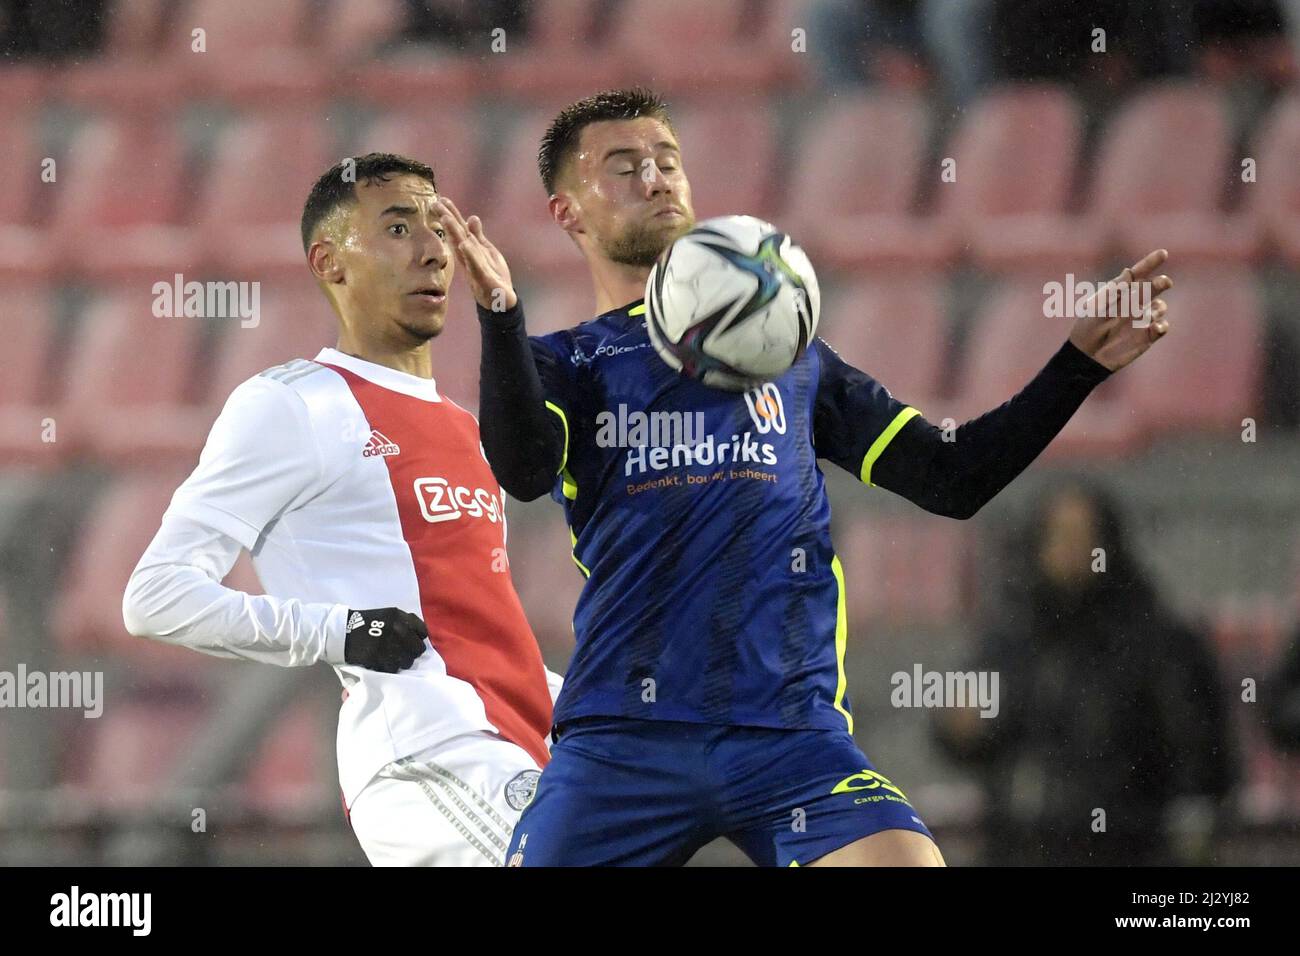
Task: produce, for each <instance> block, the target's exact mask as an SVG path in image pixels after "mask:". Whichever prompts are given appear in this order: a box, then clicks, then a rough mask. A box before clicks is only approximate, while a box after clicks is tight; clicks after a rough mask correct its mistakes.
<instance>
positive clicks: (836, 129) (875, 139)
mask: <svg viewBox="0 0 1300 956" xmlns="http://www.w3.org/2000/svg"><path fill="white" fill-rule="evenodd" d="M926 125H927V123H926V113H925V107H924V103H923V102H922V101H921V100H920V98H918V97H916V96H914V95H911V94H880V93H862V94H854V95H845V96H842V97H839V98H837V99H836V100H835V101H834V103H833V105H832V106H830V107H829V108H828V109H827V110H826V112H824V113H822V114H821V115H819V116H818V117H816V118H815V119H814V120H812V121H811V123H810V124H809V125H808V127H807V128H806V129H805V130H804V131H803V133H802V135H801V136H800V142H801V146H800V148H799V149H798V150H797V152H796V154H795V157H794V163H793V165H792V168H791V174H790V188H789V191H788V192H786V193H785V194H784V195H785V202H784V205H783V210H782V212H781V214H780V218H779V222H780V224H781V225H782V226H783V227H784V228H785V229H787V230H789V231H790V232H791V234H792V235H793V236H794V237H795V239H796V240H797V241H798V242H799V243H800V244H801V245H802V246H803V247H804V248H805V249H806V250H807V252H808V254H809V255H810V256H811V258H812V261H813V265H814V267H817V268H820V269H824V270H825V269H859V268H872V267H876V268H880V267H894V266H902V265H907V266H917V265H929V266H937V265H939V264H942V263H944V262H946V261H947V260H948V259H949V258H950V257H951V256H952V254H953V251H954V237H953V235H952V232H951V230H950V229H949V228H947V225H946V223H944V222H942V221H940V220H939V219H937V218H935V217H918V216H916V215H914V214H913V213H912V211H911V207H912V201H913V198H914V196H915V195H916V191H917V187H918V185H919V183H920V181H921V176H922V173H923V172H924V166H923V159H924V156H925V144H926ZM688 169H689V167H688Z"/></svg>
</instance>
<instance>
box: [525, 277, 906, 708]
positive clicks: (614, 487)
mask: <svg viewBox="0 0 1300 956" xmlns="http://www.w3.org/2000/svg"><path fill="white" fill-rule="evenodd" d="M644 316H645V307H644V305H643V304H642V303H640V302H636V303H632V304H631V305H629V306H626V307H624V308H621V309H616V310H614V311H612V312H607V313H605V314H604V315H601V316H598V317H597V318H595V319H593V320H592V321H590V322H586V323H583V324H582V325H580V326H578V327H576V328H573V329H568V330H565V331H563V332H556V333H554V334H551V335H544V336H538V337H533V338H531V339H530V344H531V346H532V351H533V357H534V359H535V362H536V364H537V367H538V371H539V374H540V377H541V380H542V386H543V390H544V392H545V396H546V404H547V407H548V408H549V409H550V410H551V411H552V412H554V413H555V414H556V415H557V416H559V418H560V419H561V420H562V421H563V424H564V431H565V436H566V438H565V451H564V459H563V464H562V466H561V468H560V471H559V473H558V475H557V477H556V482H555V488H554V490H553V492H552V494H553V497H554V498H555V499H556V501H558V502H559V503H560V504H561V505H563V506H564V510H565V514H566V516H567V519H568V524H569V528H570V539H571V544H572V548H573V560H574V562H575V563H576V564H577V566H578V569H579V570H580V572H581V573H582V574H583V575H584V576H585V577H586V582H585V584H584V587H583V590H582V594H581V596H580V598H579V600H578V605H577V608H576V610H575V614H574V623H573V627H574V632H575V634H576V637H577V646H576V648H575V650H574V654H573V659H572V661H571V662H570V664H569V668H568V672H567V674H566V675H565V681H564V688H563V691H562V692H561V694H560V697H559V700H558V701H557V703H556V709H555V718H554V719H555V722H556V723H561V722H563V721H565V720H570V719H573V718H576V717H582V716H595V715H602V716H621V717H636V718H644V719H660V720H673V721H688V722H697V723H706V724H727V725H748V726H759V727H778V728H791V729H795V728H798V729H844V728H845V727H847V728H848V729H849V730H850V731H851V730H852V727H853V723H852V717H851V709H850V706H849V700H848V696H847V694H846V688H845V677H844V650H845V643H846V639H847V625H846V621H845V611H844V606H845V602H844V580H843V574H842V572H841V569H840V563H839V560H838V558H836V556H835V552H834V549H833V547H832V544H831V537H830V520H831V510H830V502H829V501H828V499H827V496H826V489H825V484H824V478H823V475H822V472H821V469H820V468H819V467H818V459H819V458H822V459H827V460H829V461H832V462H834V463H836V464H838V465H840V466H841V467H844V468H846V469H848V470H850V471H851V472H852V473H853V474H855V475H857V476H859V477H860V478H861V479H862V480H863V481H864V482H867V483H868V484H870V482H871V467H872V464H873V463H874V462H875V460H876V459H877V458H878V457H879V455H880V454H881V452H882V451H883V450H884V449H885V447H886V446H887V445H888V444H889V442H890V440H891V439H892V438H893V436H894V435H895V434H897V432H898V430H899V429H900V428H902V427H903V425H904V424H905V423H906V422H907V421H908V420H909V419H910V418H911V417H913V416H914V415H917V414H919V413H918V412H917V410H916V409H914V408H911V407H909V406H906V405H904V404H903V403H901V402H899V401H897V400H896V399H895V398H894V397H893V396H891V395H890V393H889V392H888V390H886V389H885V388H884V387H883V386H882V385H880V384H879V383H878V382H876V381H875V380H874V379H872V378H871V377H870V376H868V375H866V374H864V373H863V372H861V371H859V370H857V369H854V368H852V367H851V366H849V365H847V364H846V363H844V362H843V361H842V360H841V359H840V358H839V357H838V356H837V355H836V354H835V352H834V351H833V350H831V348H830V347H829V346H827V345H826V343H825V342H823V341H822V340H820V339H817V340H814V342H813V344H812V345H811V346H810V347H809V348H808V349H807V350H806V351H805V353H804V354H803V356H802V357H801V358H800V359H799V360H798V361H797V362H796V363H795V364H794V365H793V366H792V367H791V368H790V369H789V371H787V372H786V373H785V374H784V375H782V376H781V377H780V378H778V379H776V380H775V381H773V382H769V383H766V384H764V385H762V386H761V387H757V388H753V389H750V390H749V391H747V392H743V393H740V392H725V391H720V390H718V389H713V388H709V387H706V386H704V385H701V384H699V383H698V382H695V381H691V380H689V379H686V378H684V377H683V376H681V375H679V374H678V373H677V372H675V371H674V370H672V369H671V368H669V367H668V366H667V365H666V364H665V363H664V362H663V361H662V360H661V359H660V358H659V356H658V355H657V354H656V353H655V350H654V347H653V346H652V344H651V342H650V338H649V334H648V332H647V331H646V327H645V318H644Z"/></svg>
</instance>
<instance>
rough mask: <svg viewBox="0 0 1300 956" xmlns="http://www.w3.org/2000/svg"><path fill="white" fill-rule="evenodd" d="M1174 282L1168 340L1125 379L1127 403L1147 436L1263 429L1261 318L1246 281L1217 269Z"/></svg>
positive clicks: (1186, 275)
mask: <svg viewBox="0 0 1300 956" xmlns="http://www.w3.org/2000/svg"><path fill="white" fill-rule="evenodd" d="M1175 281H1176V282H1177V285H1176V286H1175V287H1174V289H1173V290H1172V291H1171V292H1170V293H1169V295H1170V305H1171V313H1170V315H1171V321H1170V331H1169V334H1168V335H1167V336H1166V337H1165V338H1164V339H1162V340H1161V341H1160V342H1158V343H1157V344H1156V345H1155V346H1154V347H1153V348H1152V349H1151V351H1150V352H1149V353H1147V354H1146V355H1144V356H1142V358H1141V359H1139V360H1138V364H1137V366H1136V371H1135V373H1133V374H1131V375H1129V376H1126V377H1127V378H1128V379H1129V381H1128V383H1127V386H1126V400H1127V402H1129V403H1131V405H1132V407H1133V408H1134V410H1135V413H1136V414H1138V415H1139V416H1140V419H1141V424H1142V425H1143V427H1144V428H1145V429H1146V430H1147V431H1148V432H1153V433H1159V432H1165V431H1170V430H1178V429H1224V430H1228V431H1239V430H1240V429H1241V428H1242V419H1243V418H1246V417H1252V418H1254V419H1256V421H1257V422H1258V424H1259V425H1260V426H1263V425H1264V424H1265V423H1266V422H1267V418H1268V414H1267V410H1266V409H1264V408H1263V407H1262V406H1261V405H1260V404H1259V394H1258V389H1259V384H1260V376H1261V364H1262V356H1263V340H1264V313H1263V310H1262V307H1261V304H1260V301H1259V296H1258V294H1257V292H1256V290H1255V285H1254V282H1253V281H1252V279H1251V277H1250V275H1249V274H1248V273H1246V272H1244V271H1236V270H1232V269H1223V270H1215V271H1208V272H1194V273H1180V274H1179V275H1178V276H1177V278H1176V279H1175ZM1175 303H1176V304H1175Z"/></svg>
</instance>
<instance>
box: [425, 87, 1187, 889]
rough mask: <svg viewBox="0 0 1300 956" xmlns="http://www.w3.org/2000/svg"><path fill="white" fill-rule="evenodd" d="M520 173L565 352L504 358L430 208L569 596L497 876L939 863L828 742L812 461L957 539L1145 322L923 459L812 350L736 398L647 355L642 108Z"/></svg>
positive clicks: (485, 416) (505, 468) (519, 352)
mask: <svg viewBox="0 0 1300 956" xmlns="http://www.w3.org/2000/svg"><path fill="white" fill-rule="evenodd" d="M686 145H689V144H686ZM736 161H737V162H738V163H743V162H744V161H745V158H744V157H743V156H738V157H736ZM539 165H540V167H541V174H542V180H543V183H544V185H545V187H546V190H547V193H548V194H549V196H550V205H549V208H550V212H551V215H552V217H553V219H554V220H555V223H556V225H557V226H558V227H559V228H560V229H562V230H563V231H564V232H566V233H568V235H569V237H570V238H571V239H572V240H573V241H574V242H576V243H577V245H578V248H579V249H580V250H581V252H582V254H583V256H584V257H585V258H586V261H587V265H588V267H589V268H590V271H591V277H592V281H593V284H594V287H595V294H596V310H597V312H598V313H599V314H598V315H597V316H596V318H594V319H592V320H591V321H588V322H584V323H582V324H581V325H578V326H577V327H575V328H572V329H569V330H567V331H564V332H558V333H555V334H552V335H545V336H541V337H537V338H529V337H528V335H527V333H526V332H525V326H524V316H523V310H522V307H521V306H520V304H519V302H518V299H517V297H516V295H515V293H514V290H513V287H512V284H511V281H510V273H509V269H508V267H507V265H506V262H505V260H504V258H503V257H502V256H501V254H500V253H499V252H498V251H497V250H496V249H495V247H494V246H493V245H492V244H491V242H489V241H488V240H487V238H486V237H485V235H484V233H483V226H482V223H481V222H479V220H478V219H477V217H470V218H469V219H468V220H466V219H465V218H464V217H463V216H462V215H461V213H460V212H459V211H458V210H457V209H456V207H455V205H454V203H452V202H451V201H450V200H445V199H444V200H443V221H444V223H445V225H446V226H447V228H448V232H449V234H450V235H451V237H452V243H453V247H454V248H455V249H456V252H457V255H458V257H459V259H460V261H461V263H462V265H463V267H464V274H465V275H466V276H467V278H468V281H469V282H470V285H471V287H472V289H473V291H474V295H475V299H476V301H477V302H478V303H479V319H480V324H481V327H482V340H483V352H482V368H481V383H480V389H481V394H480V399H481V408H480V417H481V430H482V438H483V446H484V449H485V452H486V454H487V457H488V460H489V462H490V463H491V465H492V469H493V472H494V473H495V474H496V476H497V478H498V480H499V481H500V483H501V485H502V487H504V488H505V489H506V490H507V491H508V492H509V493H510V494H511V495H513V496H515V497H516V498H521V499H524V500H531V499H534V498H537V497H539V496H540V495H542V494H544V493H546V492H550V493H551V494H552V496H553V497H554V498H555V500H556V501H557V502H559V503H560V504H561V505H562V506H563V507H564V510H565V514H566V516H567V518H568V522H569V526H570V529H571V543H572V548H573V560H574V562H575V563H576V564H577V566H578V568H579V569H580V571H581V573H582V574H583V575H584V576H585V577H586V583H585V585H584V587H583V591H582V595H581V597H580V598H579V601H578V606H577V609H576V612H575V616H574V631H575V634H576V636H577V647H576V649H575V651H574V654H573V659H572V661H571V662H570V664H569V669H568V673H567V675H566V678H565V683H564V689H563V691H562V692H561V694H560V697H559V700H558V701H557V703H556V707H555V716H554V720H555V727H554V729H553V731H552V740H553V741H554V747H553V749H552V755H551V763H550V765H549V766H548V767H547V769H546V771H545V772H544V773H543V774H542V777H541V780H540V783H539V785H538V789H537V792H536V796H535V798H534V800H533V802H532V803H531V805H530V806H529V807H528V808H527V810H526V811H525V812H524V814H523V817H522V819H521V821H520V823H519V825H518V826H517V827H516V828H515V832H514V839H513V841H512V843H511V847H510V852H509V853H508V854H507V857H508V863H509V864H513V865H601V864H680V863H683V862H685V861H686V860H687V859H689V858H690V856H691V855H692V854H693V853H694V852H695V851H696V850H697V849H699V848H700V847H701V846H703V845H704V844H706V843H708V842H710V841H711V840H713V839H715V838H716V837H719V836H723V837H726V838H728V839H730V840H731V841H733V842H734V843H735V844H736V845H737V846H739V847H740V848H741V850H742V851H744V852H745V853H746V854H747V855H748V856H749V857H750V858H751V859H752V860H754V861H755V862H756V863H758V864H760V865H777V866H794V865H799V866H806V865H809V864H813V863H820V864H838V865H942V863H943V858H942V856H941V855H940V853H939V850H938V848H937V847H936V846H935V844H934V841H933V839H932V837H931V836H930V833H929V831H928V830H927V829H926V826H925V824H924V823H923V822H922V820H921V817H920V815H919V814H918V812H917V811H916V809H914V808H913V806H912V805H911V804H910V803H909V802H908V799H907V796H906V795H905V793H904V792H903V791H902V790H901V789H900V788H899V787H898V786H897V785H896V784H895V783H893V782H892V781H891V780H890V779H889V778H888V777H886V776H885V775H884V774H882V773H881V772H879V771H878V770H876V769H875V768H874V767H873V766H872V764H871V763H870V761H869V760H868V759H867V757H866V755H865V754H863V752H862V751H861V750H860V749H859V748H858V746H857V744H856V743H855V742H854V739H853V736H852V731H853V718H852V712H851V709H850V707H849V700H848V696H847V693H846V689H845V678H844V649H845V644H846V639H847V624H846V621H845V615H844V580H843V575H842V573H841V570H840V564H839V561H838V559H837V558H836V556H835V552H834V549H833V547H832V544H831V539H830V506H829V503H828V501H827V497H826V491H825V487H824V484H823V476H822V473H821V470H820V468H819V467H818V463H817V462H818V459H826V460H828V461H831V462H833V463H835V464H837V465H839V466H841V467H843V468H845V469H847V470H849V471H850V472H851V473H852V474H854V475H856V476H858V477H860V478H861V480H862V481H863V483H865V484H867V485H876V486H879V487H881V488H885V489H887V490H889V491H892V492H894V493H896V494H899V495H902V496H903V497H905V498H907V499H909V500H910V501H912V502H914V503H916V504H917V505H919V506H920V507H922V508H924V509H926V510H927V511H931V512H934V513H936V514H942V515H948V516H951V517H954V518H969V517H970V516H971V515H973V514H975V513H976V512H977V511H978V510H979V509H980V507H981V506H982V505H983V504H984V503H985V502H987V501H988V500H989V499H991V498H992V497H993V496H994V495H996V494H997V493H998V491H1000V490H1001V489H1002V488H1003V487H1005V486H1006V485H1007V483H1008V482H1010V481H1011V480H1012V479H1013V478H1014V477H1015V476H1016V475H1017V474H1019V473H1020V472H1021V471H1022V470H1023V469H1024V468H1025V467H1026V466H1028V464H1029V463H1030V462H1031V461H1032V460H1033V459H1034V458H1035V457H1036V456H1037V455H1038V453H1039V452H1041V451H1042V450H1043V448H1044V447H1046V445H1047V444H1048V443H1049V442H1050V441H1051V439H1052V437H1053V436H1055V435H1056V434H1057V432H1059V431H1060V429H1061V428H1062V427H1063V426H1064V425H1065V423H1066V422H1067V421H1068V420H1069V418H1070V416H1071V415H1072V414H1073V413H1074V411H1075V409H1077V408H1078V406H1079V405H1080V404H1081V403H1082V402H1083V400H1084V399H1085V398H1086V397H1087V395H1088V393H1089V392H1090V391H1091V390H1092V388H1093V387H1094V386H1096V385H1097V384H1098V383H1099V382H1101V381H1102V380H1103V379H1105V378H1106V377H1107V376H1108V375H1109V374H1110V373H1111V372H1113V371H1115V370H1116V369H1119V368H1122V367H1123V366H1125V365H1127V364H1128V363H1130V362H1131V361H1133V360H1134V359H1135V358H1136V357H1137V356H1138V355H1140V354H1141V353H1142V352H1144V351H1146V349H1147V348H1148V347H1149V346H1150V345H1151V343H1152V342H1154V341H1155V340H1156V339H1158V338H1159V337H1160V336H1161V335H1163V334H1164V333H1165V332H1166V331H1167V330H1168V328H1169V325H1168V320H1167V318H1166V317H1165V312H1166V306H1165V303H1164V300H1162V299H1155V300H1154V301H1153V302H1152V303H1151V305H1150V312H1149V315H1148V319H1149V321H1147V322H1146V323H1135V322H1133V321H1131V320H1126V319H1123V318H1119V317H1110V318H1105V317H1097V318H1081V319H1078V320H1077V321H1075V323H1074V325H1073V327H1072V328H1071V330H1070V335H1069V339H1068V341H1067V342H1065V343H1064V344H1062V346H1061V348H1060V350H1059V351H1058V352H1057V353H1056V354H1055V355H1054V356H1053V358H1052V359H1051V360H1050V361H1049V362H1048V363H1047V365H1046V366H1045V367H1044V368H1043V370H1042V371H1041V372H1040V373H1039V374H1038V375H1037V376H1036V377H1035V378H1034V379H1033V380H1032V381H1031V382H1030V383H1029V384H1028V385H1026V386H1025V388H1024V389H1023V390H1021V391H1020V392H1019V393H1018V394H1016V395H1015V396H1014V397H1012V398H1011V399H1010V400H1009V401H1007V402H1006V403H1005V404H1003V405H1001V406H999V407H998V408H996V409H994V410H992V411H990V412H988V413H986V414H985V415H982V416H980V417H979V418H976V419H974V420H972V421H970V422H967V423H965V424H964V425H962V426H961V427H959V428H958V429H957V430H956V434H955V438H954V440H950V441H945V440H944V436H943V435H942V433H941V432H940V430H939V429H938V428H936V427H935V426H934V425H932V424H931V423H930V422H928V421H927V420H926V419H925V418H924V417H922V416H921V415H920V413H919V412H918V411H917V410H916V409H914V408H911V407H909V406H908V405H906V404H905V403H903V402H901V401H899V400H897V399H896V398H894V396H893V395H891V394H890V393H889V391H888V390H887V389H886V388H885V387H884V386H883V385H881V384H880V383H878V382H876V381H875V380H874V379H872V378H871V376H870V375H868V374H866V373H865V372H862V371H859V370H858V369H856V368H853V367H851V366H850V365H848V364H847V363H845V362H844V361H842V360H841V359H840V358H839V357H838V356H837V355H836V353H835V352H834V351H833V350H832V349H831V348H830V347H829V346H828V345H827V344H826V343H825V342H823V341H821V340H820V339H818V340H815V341H814V342H813V344H812V345H811V346H810V347H809V348H808V349H807V350H806V352H805V353H804V355H803V356H802V357H801V358H799V360H798V361H796V362H795V364H794V365H793V366H792V367H791V368H790V370H789V371H787V372H786V373H785V374H784V375H782V376H781V377H780V378H778V379H777V380H776V381H775V382H773V383H769V384H767V385H765V386H763V387H761V388H758V389H753V390H751V391H749V392H745V393H733V392H724V391H719V390H715V389H711V388H708V387H706V386H704V385H701V384H699V383H697V382H695V381H692V380H689V379H687V378H685V377H683V376H681V375H679V374H678V373H677V372H675V371H673V370H672V369H670V368H669V367H668V366H667V365H666V364H665V363H664V362H663V361H661V360H660V359H659V357H658V355H657V354H656V353H655V351H654V349H653V348H652V347H651V345H650V341H649V338H648V335H647V332H646V328H645V320H644V311H645V310H644V306H643V304H642V302H641V298H642V294H643V290H644V287H645V282H646V278H647V276H648V274H649V271H650V267H651V265H652V264H653V263H654V261H655V258H656V257H657V256H658V255H659V254H660V253H661V252H662V251H663V250H664V249H665V248H667V247H668V245H669V244H670V243H671V242H672V241H673V240H674V239H676V238H677V237H678V236H680V235H681V234H682V233H683V232H685V231H686V230H688V229H689V228H690V227H691V225H692V223H693V219H694V217H693V213H692V206H691V192H690V184H689V182H688V180H687V178H686V172H685V168H684V164H683V154H682V145H681V144H679V143H678V141H677V138H676V136H675V134H674V132H673V127H672V124H671V121H670V119H669V115H668V112H667V110H666V108H665V106H664V104H663V102H662V101H661V100H660V99H659V98H658V97H657V96H655V95H654V94H653V93H650V92H648V91H644V90H623V91H611V92H606V93H602V94H599V95H597V96H593V97H590V98H588V99H586V100H583V101H581V102H579V103H576V104H574V105H572V106H570V107H568V108H567V109H565V110H564V111H563V112H562V113H560V115H559V116H558V117H557V118H556V119H555V121H554V123H553V124H552V126H551V128H550V129H549V130H548V132H547V133H546V136H545V138H544V139H543V141H542V146H541V150H540V154H539ZM735 211H736V212H745V210H735ZM1165 258H1166V255H1165V253H1164V251H1163V250H1157V251H1156V252H1154V253H1152V254H1150V255H1148V256H1147V257H1146V258H1144V259H1143V260H1142V261H1141V262H1139V263H1138V264H1136V265H1135V266H1133V267H1132V268H1130V269H1125V270H1124V272H1123V273H1122V274H1121V276H1120V277H1119V278H1118V279H1117V280H1116V281H1117V282H1129V281H1138V280H1147V279H1149V280H1150V282H1151V288H1152V289H1153V290H1154V292H1155V293H1156V294H1157V295H1158V294H1159V293H1161V292H1163V291H1165V290H1166V289H1168V288H1170V287H1171V285H1172V282H1171V281H1170V280H1169V279H1168V277H1166V276H1163V275H1162V276H1158V277H1154V278H1151V277H1152V275H1153V273H1154V271H1155V270H1156V268H1157V267H1158V266H1159V265H1160V264H1161V263H1162V262H1164V260H1165ZM1103 294H1106V293H1104V292H1099V293H1098V295H1099V296H1100V295H1103ZM1096 311H1104V310H1096ZM656 416H658V417H656Z"/></svg>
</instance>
